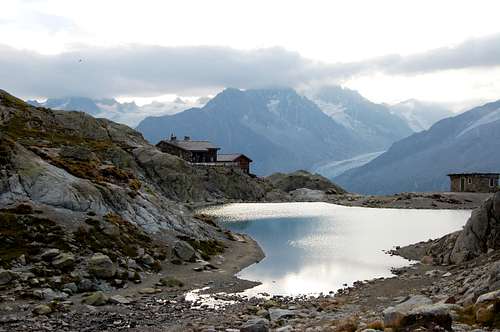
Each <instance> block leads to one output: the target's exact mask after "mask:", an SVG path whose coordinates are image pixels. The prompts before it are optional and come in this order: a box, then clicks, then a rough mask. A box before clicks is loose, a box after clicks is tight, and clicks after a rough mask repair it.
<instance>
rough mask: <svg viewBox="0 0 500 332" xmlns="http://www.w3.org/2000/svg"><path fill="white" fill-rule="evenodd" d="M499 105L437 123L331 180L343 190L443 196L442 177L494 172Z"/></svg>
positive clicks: (499, 165) (499, 160) (498, 163)
mask: <svg viewBox="0 0 500 332" xmlns="http://www.w3.org/2000/svg"><path fill="white" fill-rule="evenodd" d="M499 151H500V100H499V101H495V102H492V103H488V104H485V105H483V106H480V107H476V108H473V109H471V110H469V111H467V112H465V113H462V114H460V115H457V116H455V117H452V118H447V119H444V120H441V121H439V122H437V123H436V124H434V125H433V126H432V127H431V128H430V129H429V130H426V131H422V132H420V133H416V134H414V135H412V136H410V137H407V138H405V139H402V140H400V141H399V142H396V143H394V144H393V145H392V147H391V148H390V149H389V150H388V151H387V152H385V153H384V154H382V155H380V156H379V157H378V158H376V159H374V160H373V161H371V162H369V163H368V164H366V165H364V166H361V167H359V168H355V169H352V170H350V171H347V172H346V173H344V174H342V175H340V176H339V177H337V178H335V181H337V182H338V183H339V184H340V185H342V186H344V187H345V188H346V189H347V190H349V191H355V192H360V193H366V194H390V193H396V192H402V191H447V190H449V180H448V178H447V176H446V175H447V174H448V173H453V172H457V173H460V172H500V153H499Z"/></svg>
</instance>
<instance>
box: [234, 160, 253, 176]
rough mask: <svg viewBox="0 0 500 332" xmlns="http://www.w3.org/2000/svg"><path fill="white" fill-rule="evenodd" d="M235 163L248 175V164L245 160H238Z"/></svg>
mask: <svg viewBox="0 0 500 332" xmlns="http://www.w3.org/2000/svg"><path fill="white" fill-rule="evenodd" d="M236 161H237V162H238V165H239V167H240V168H241V169H242V170H243V172H245V173H247V174H250V162H249V161H248V160H247V159H246V158H238V159H236Z"/></svg>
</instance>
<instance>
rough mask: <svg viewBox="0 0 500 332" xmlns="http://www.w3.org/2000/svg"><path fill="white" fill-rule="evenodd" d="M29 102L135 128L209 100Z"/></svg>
mask: <svg viewBox="0 0 500 332" xmlns="http://www.w3.org/2000/svg"><path fill="white" fill-rule="evenodd" d="M27 102H28V103H29V104H31V105H33V106H42V107H47V108H51V109H54V110H65V111H81V112H85V113H87V114H90V115H92V116H94V117H99V118H106V119H109V120H112V121H115V122H118V123H122V124H126V125H128V126H131V127H135V126H137V125H138V124H139V122H141V121H142V120H143V119H144V118H146V117H147V116H151V115H165V114H175V113H179V112H182V111H184V110H186V109H188V108H191V107H197V106H201V105H203V104H204V103H206V102H207V100H206V99H205V98H200V99H199V100H197V101H196V102H187V101H185V100H182V99H181V98H177V99H175V100H174V101H171V102H158V101H153V102H151V103H149V104H146V105H143V106H138V105H137V104H136V103H135V102H130V103H120V102H118V101H117V100H116V99H111V98H104V99H92V98H86V97H65V98H49V99H47V100H46V101H44V102H38V101H36V100H28V101H27Z"/></svg>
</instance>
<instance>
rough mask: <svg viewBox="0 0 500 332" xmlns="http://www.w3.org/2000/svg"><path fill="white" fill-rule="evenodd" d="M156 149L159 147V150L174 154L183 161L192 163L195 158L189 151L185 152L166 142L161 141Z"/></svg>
mask: <svg viewBox="0 0 500 332" xmlns="http://www.w3.org/2000/svg"><path fill="white" fill-rule="evenodd" d="M156 147H158V149H160V151H161V152H165V153H169V154H173V155H174V156H177V157H181V158H182V159H184V160H187V161H191V160H192V157H193V156H192V154H191V153H190V152H189V151H185V150H183V149H180V148H178V147H176V146H173V145H171V144H168V143H166V142H164V141H161V142H159V143H158V144H156Z"/></svg>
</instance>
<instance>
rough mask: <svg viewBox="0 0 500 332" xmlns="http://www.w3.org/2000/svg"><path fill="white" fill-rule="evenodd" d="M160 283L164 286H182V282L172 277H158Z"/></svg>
mask: <svg viewBox="0 0 500 332" xmlns="http://www.w3.org/2000/svg"><path fill="white" fill-rule="evenodd" d="M160 284H161V285H162V286H165V287H183V286H184V283H183V282H182V281H180V280H178V279H176V278H174V277H163V278H161V279H160Z"/></svg>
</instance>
